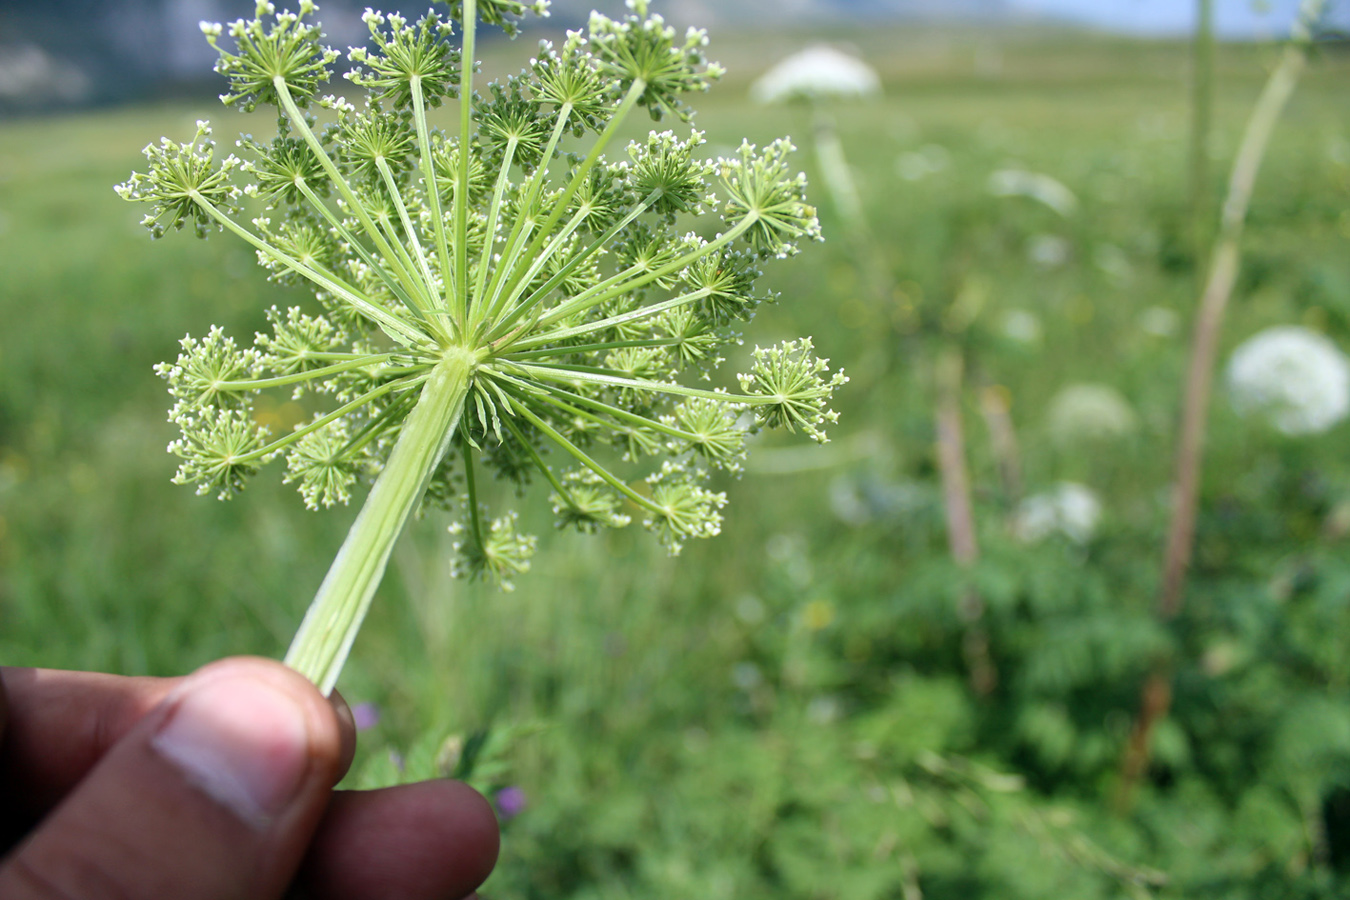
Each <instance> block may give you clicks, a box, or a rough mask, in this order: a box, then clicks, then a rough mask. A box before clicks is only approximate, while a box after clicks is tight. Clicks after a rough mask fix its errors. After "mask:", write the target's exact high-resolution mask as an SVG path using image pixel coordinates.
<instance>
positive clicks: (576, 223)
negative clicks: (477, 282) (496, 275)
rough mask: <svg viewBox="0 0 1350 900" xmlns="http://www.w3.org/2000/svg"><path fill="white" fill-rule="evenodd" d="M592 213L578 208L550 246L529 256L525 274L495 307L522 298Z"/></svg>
mask: <svg viewBox="0 0 1350 900" xmlns="http://www.w3.org/2000/svg"><path fill="white" fill-rule="evenodd" d="M590 214H591V209H590V208H589V207H587V208H584V209H579V210H577V212H576V215H574V216H572V218H571V220H570V221H569V222H568V223H567V227H566V228H564V229H563V230H562V231H560V232H558V234H557V235H556V236H555V237H554V238H553V240H551V241H549V243H548V246H547V247H545V248H544V250H543V251H542V252H540V253H538V254H537V255H535V256H533V257H532V258H529V259H530V266H529V268H528V269H526V271H525V274H524V275H522V276H521V278H520V280H519V281H518V282H516V284H515V286H514V287H512V288H510V289H509V290H507V291H505V292H503V293H502V295H501V299H499V300H498V302H497V303H496V304H494V307H499V308H501V309H510V308H511V304H512V303H515V302H516V300H518V299H520V295H521V294H522V293H524V292H525V291H526V290H528V289H529V286H530V282H532V281H534V279H536V278H538V277H539V273H540V272H542V271H543V270H544V267H545V266H547V265H548V263H549V260H551V259H553V257H554V256H556V255H557V253H558V251H559V250H561V249H562V248H563V246H564V245H565V244H566V243H567V240H568V239H569V238H570V237H571V236H572V235H574V234H576V231H577V229H578V228H580V227H581V224H582V223H583V222H585V221H586V219H587V217H588V216H590ZM495 311H496V309H495V308H494V310H493V312H495ZM489 315H491V313H489Z"/></svg>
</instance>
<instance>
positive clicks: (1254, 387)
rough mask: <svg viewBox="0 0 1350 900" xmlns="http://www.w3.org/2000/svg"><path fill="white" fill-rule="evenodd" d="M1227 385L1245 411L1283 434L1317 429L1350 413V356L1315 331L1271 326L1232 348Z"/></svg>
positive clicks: (1244, 412)
mask: <svg viewBox="0 0 1350 900" xmlns="http://www.w3.org/2000/svg"><path fill="white" fill-rule="evenodd" d="M1228 390H1229V393H1230V394H1231V396H1232V401H1233V407H1234V409H1236V410H1237V411H1238V413H1239V414H1241V415H1252V414H1255V415H1259V416H1262V417H1264V418H1265V419H1266V420H1267V421H1269V422H1270V424H1271V425H1273V426H1274V427H1275V429H1276V430H1278V431H1281V432H1283V433H1284V434H1290V435H1299V434H1318V433H1320V432H1323V431H1326V430H1327V429H1329V428H1331V427H1332V426H1333V425H1335V424H1336V423H1337V422H1340V421H1341V420H1342V419H1344V418H1345V417H1346V415H1347V414H1350V361H1348V360H1347V359H1346V357H1345V354H1344V353H1342V352H1341V351H1340V349H1339V348H1338V347H1337V346H1336V345H1335V344H1333V343H1332V342H1331V341H1330V340H1328V339H1327V338H1326V337H1324V336H1322V335H1320V334H1317V333H1316V332H1314V331H1309V330H1308V329H1306V328H1302V327H1300V326H1297V325H1280V326H1276V327H1274V328H1267V329H1266V330H1265V331H1262V332H1260V333H1259V334H1257V335H1255V336H1254V337H1251V338H1248V339H1247V340H1246V341H1244V342H1243V343H1242V345H1241V346H1239V347H1238V348H1237V349H1236V350H1234V351H1233V356H1232V358H1231V359H1230V360H1229V361H1228Z"/></svg>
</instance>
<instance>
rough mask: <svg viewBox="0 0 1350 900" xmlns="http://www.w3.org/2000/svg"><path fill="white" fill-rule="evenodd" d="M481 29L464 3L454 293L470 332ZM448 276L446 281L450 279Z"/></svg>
mask: <svg viewBox="0 0 1350 900" xmlns="http://www.w3.org/2000/svg"><path fill="white" fill-rule="evenodd" d="M477 26H478V3H477V0H464V45H463V50H462V53H461V55H460V64H461V66H462V68H461V70H460V72H461V74H460V77H459V182H458V185H457V187H456V188H455V294H456V297H457V298H458V303H459V325H460V328H461V330H463V331H465V332H467V331H468V327H467V326H468V322H469V246H468V241H467V240H465V237H466V235H468V233H469V140H470V139H471V138H472V137H473V67H474V56H475V50H474V43H475V38H476V34H477ZM449 277H450V276H449V274H448V273H447V274H446V278H449Z"/></svg>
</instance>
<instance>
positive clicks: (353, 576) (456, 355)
mask: <svg viewBox="0 0 1350 900" xmlns="http://www.w3.org/2000/svg"><path fill="white" fill-rule="evenodd" d="M474 366H475V361H474V359H473V358H472V357H471V356H470V355H469V354H467V353H465V352H463V351H460V350H452V351H449V352H448V353H447V354H446V356H445V358H444V359H443V360H442V361H441V362H440V363H438V364H437V365H436V368H435V369H433V370H432V374H431V377H430V378H428V379H427V382H426V384H425V385H424V386H423V388H422V394H421V396H420V397H419V398H418V401H417V405H416V406H415V407H413V411H412V412H411V413H409V414H408V418H407V419H406V420H405V422H404V424H403V429H402V431H401V433H400V434H399V438H398V442H397V443H396V444H395V445H394V449H393V451H392V452H391V453H390V455H389V460H388V462H386V463H385V466H384V469H383V471H381V472H380V477H379V478H378V479H377V480H376V482H375V486H374V487H373V488H371V491H370V496H368V497H367V498H366V502H365V504H364V505H363V506H362V507H361V512H360V513H359V514H358V515H357V517H356V521H355V522H354V523H353V524H352V527H351V531H350V532H348V534H347V540H346V541H345V542H344V543H343V545H342V549H341V550H340V551H338V555H337V558H336V559H334V560H333V565H332V567H331V568H330V569H329V570H328V576H327V577H326V578H325V579H324V581H323V585H322V586H321V587H320V588H319V592H318V594H317V595H315V597H314V602H313V603H311V604H310V607H309V611H308V612H307V613H305V619H304V622H302V623H301V625H300V630H299V632H297V633H296V636H295V641H294V642H293V643H292V644H291V649H290V651H289V652H288V653H287V654H286V664H287V665H289V666H291V667H292V668H294V669H296V670H297V671H299V672H300V673H301V674H303V675H305V676H307V677H308V678H309V679H310V680H311V681H313V682H314V683H315V684H316V685H318V687H319V690H320V691H322V692H323V693H325V694H327V693H329V692H330V691H332V689H333V685H334V684H335V683H336V681H337V676H338V672H339V671H341V669H342V664H343V662H344V661H345V660H346V658H347V653H348V651H349V650H350V649H351V645H352V641H353V640H354V639H355V637H356V632H357V630H358V629H359V628H360V627H361V622H362V620H363V619H364V618H365V615H366V611H367V610H368V609H369V608H370V601H371V599H372V598H373V597H374V595H375V589H376V587H378V585H379V583H380V578H381V577H382V576H383V575H384V569H385V565H386V564H387V563H388V561H389V554H390V552H391V551H392V550H393V548H394V542H395V541H396V540H397V539H398V536H399V534H400V533H401V532H402V531H403V526H404V524H405V523H406V522H407V521H408V518H409V517H410V516H411V515H412V513H413V510H415V509H416V508H417V504H418V503H419V502H420V501H421V499H422V494H423V492H424V490H425V489H426V484H427V481H428V480H429V479H430V477H431V475H432V473H433V472H435V470H436V466H437V465H439V464H440V461H441V457H442V456H444V455H445V451H446V448H447V447H448V446H449V444H450V441H451V439H452V438H453V436H454V434H455V430H456V429H457V428H458V426H459V421H460V416H461V415H462V413H463V411H464V400H465V398H466V397H467V396H468V393H469V386H470V383H471V380H472V377H473V370H474Z"/></svg>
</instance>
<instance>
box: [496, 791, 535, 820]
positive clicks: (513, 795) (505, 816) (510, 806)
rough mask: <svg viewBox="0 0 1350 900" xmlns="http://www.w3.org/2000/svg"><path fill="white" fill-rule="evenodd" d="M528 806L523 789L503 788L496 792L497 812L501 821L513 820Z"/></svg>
mask: <svg viewBox="0 0 1350 900" xmlns="http://www.w3.org/2000/svg"><path fill="white" fill-rule="evenodd" d="M528 805H529V803H528V801H527V800H526V798H525V791H524V789H522V788H519V787H517V786H516V785H511V786H510V787H504V788H502V789H501V790H500V791H498V792H497V812H498V814H499V815H500V816H501V817H502V820H503V821H507V820H509V819H514V818H515V817H516V816H518V815H520V814H521V813H522V812H524V811H525V807H526V806H528Z"/></svg>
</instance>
